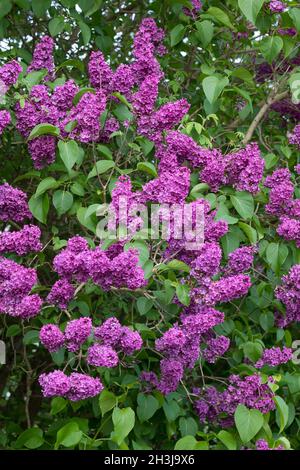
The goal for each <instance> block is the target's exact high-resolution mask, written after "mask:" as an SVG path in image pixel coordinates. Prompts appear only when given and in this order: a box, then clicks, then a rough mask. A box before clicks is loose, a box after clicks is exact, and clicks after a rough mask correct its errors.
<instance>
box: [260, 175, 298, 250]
mask: <svg viewBox="0 0 300 470" xmlns="http://www.w3.org/2000/svg"><path fill="white" fill-rule="evenodd" d="M265 186H266V187H267V188H270V193H269V202H268V204H267V205H266V206H265V209H266V212H268V213H269V214H272V215H274V216H277V217H279V226H278V228H277V233H278V234H279V235H280V236H281V237H283V238H284V239H285V240H288V241H292V240H294V241H295V243H296V246H297V247H298V248H299V247H300V235H299V229H300V199H294V189H295V188H294V184H293V183H292V181H291V173H290V171H289V170H288V169H287V168H280V169H278V170H275V171H274V173H273V174H272V175H270V176H267V178H266V179H265Z"/></svg>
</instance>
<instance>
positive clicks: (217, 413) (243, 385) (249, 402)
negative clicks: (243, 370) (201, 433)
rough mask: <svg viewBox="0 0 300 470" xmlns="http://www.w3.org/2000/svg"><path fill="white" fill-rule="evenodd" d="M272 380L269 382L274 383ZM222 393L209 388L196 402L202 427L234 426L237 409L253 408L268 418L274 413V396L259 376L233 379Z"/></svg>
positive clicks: (232, 377)
mask: <svg viewBox="0 0 300 470" xmlns="http://www.w3.org/2000/svg"><path fill="white" fill-rule="evenodd" d="M272 380H273V379H272V377H269V382H272ZM228 381H229V385H228V386H227V388H226V389H225V390H223V391H219V390H217V389H216V388H215V387H207V388H206V389H205V390H204V391H203V392H200V398H199V399H198V400H196V401H195V410H196V412H197V414H198V416H199V419H200V421H201V422H202V423H204V422H207V421H208V422H215V423H218V424H219V425H221V426H222V427H230V426H232V425H233V423H234V420H233V415H234V412H235V410H236V408H237V406H238V405H240V404H243V405H245V406H247V408H254V409H256V410H259V411H260V412H261V413H263V414H265V413H268V412H269V411H271V410H274V409H275V402H274V400H273V398H274V393H273V392H272V391H271V388H270V387H269V385H268V384H267V383H263V382H262V379H261V377H260V376H259V375H258V374H255V375H250V376H248V377H245V378H241V377H239V376H237V375H231V376H230V377H229V379H228Z"/></svg>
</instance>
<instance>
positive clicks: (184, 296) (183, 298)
mask: <svg viewBox="0 0 300 470" xmlns="http://www.w3.org/2000/svg"><path fill="white" fill-rule="evenodd" d="M176 295H177V297H178V300H179V302H181V303H182V304H183V305H186V306H189V305H190V301H191V299H190V289H189V287H188V285H187V284H177V285H176Z"/></svg>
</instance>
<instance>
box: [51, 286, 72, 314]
mask: <svg viewBox="0 0 300 470" xmlns="http://www.w3.org/2000/svg"><path fill="white" fill-rule="evenodd" d="M74 293H75V289H74V287H73V286H72V284H70V283H69V281H67V280H66V279H60V280H59V281H56V282H55V284H54V285H53V286H52V289H51V291H50V292H49V294H48V297H47V301H48V302H49V304H53V305H57V306H58V307H59V308H61V309H65V308H67V306H68V303H69V302H70V300H72V299H73V297H74Z"/></svg>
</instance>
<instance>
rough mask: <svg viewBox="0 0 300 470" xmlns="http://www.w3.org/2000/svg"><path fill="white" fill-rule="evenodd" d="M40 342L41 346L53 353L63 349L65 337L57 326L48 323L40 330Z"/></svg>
mask: <svg viewBox="0 0 300 470" xmlns="http://www.w3.org/2000/svg"><path fill="white" fill-rule="evenodd" d="M40 340H41V343H42V344H43V346H45V348H46V349H48V351H50V352H51V353H53V352H56V351H58V350H59V349H60V348H62V347H63V345H64V342H65V337H64V334H63V333H62V332H61V331H60V329H59V328H58V326H56V325H52V324H51V323H49V324H48V325H44V326H42V328H41V330H40Z"/></svg>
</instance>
